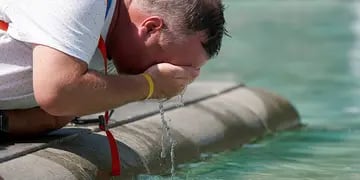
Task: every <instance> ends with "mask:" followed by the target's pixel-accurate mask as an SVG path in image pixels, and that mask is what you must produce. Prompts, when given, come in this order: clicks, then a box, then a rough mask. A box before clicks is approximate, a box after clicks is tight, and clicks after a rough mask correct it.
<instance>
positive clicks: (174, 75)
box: [146, 63, 200, 99]
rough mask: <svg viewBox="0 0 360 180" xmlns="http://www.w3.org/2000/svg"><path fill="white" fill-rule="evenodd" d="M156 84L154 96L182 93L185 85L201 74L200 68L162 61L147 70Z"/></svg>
mask: <svg viewBox="0 0 360 180" xmlns="http://www.w3.org/2000/svg"><path fill="white" fill-rule="evenodd" d="M146 73H148V74H150V75H151V77H152V78H153V81H154V84H155V90H154V95H153V98H156V99H158V98H171V97H173V96H176V95H178V94H180V93H181V92H182V91H183V90H184V89H185V87H186V86H187V85H188V84H190V83H191V82H193V81H194V80H195V78H196V77H198V76H199V74H200V70H199V69H196V68H193V67H188V66H175V65H172V64H168V63H161V64H157V65H154V66H152V67H150V68H149V69H148V70H146Z"/></svg>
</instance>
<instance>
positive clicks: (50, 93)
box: [34, 87, 70, 116]
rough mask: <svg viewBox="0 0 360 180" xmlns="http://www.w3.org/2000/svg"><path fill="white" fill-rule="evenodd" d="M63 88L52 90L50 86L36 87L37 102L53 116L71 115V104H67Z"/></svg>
mask: <svg viewBox="0 0 360 180" xmlns="http://www.w3.org/2000/svg"><path fill="white" fill-rule="evenodd" d="M62 94H63V93H61V90H52V89H50V88H38V89H36V88H35V87H34V97H35V100H36V102H37V104H38V105H39V106H40V107H41V108H42V109H43V110H44V111H46V112H47V113H49V114H50V115H53V116H69V115H70V112H69V105H66V104H65V102H66V99H64V95H62Z"/></svg>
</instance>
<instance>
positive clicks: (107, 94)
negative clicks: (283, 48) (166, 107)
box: [0, 0, 225, 135]
mask: <svg viewBox="0 0 360 180" xmlns="http://www.w3.org/2000/svg"><path fill="white" fill-rule="evenodd" d="M0 1H1V2H0V20H2V21H5V22H7V23H8V24H9V27H8V29H7V30H6V31H5V30H3V31H2V30H0V110H2V111H1V114H2V115H1V116H2V117H3V120H4V119H7V121H6V124H5V123H4V124H3V128H2V129H1V131H3V132H6V133H9V134H12V135H33V134H39V133H44V132H48V131H50V130H54V129H58V128H61V127H63V126H65V125H66V124H67V123H68V122H70V121H71V120H72V119H73V118H74V117H75V116H82V115H87V114H93V113H97V112H102V111H105V110H108V109H113V108H116V107H119V106H121V105H124V104H126V103H129V102H133V101H138V100H143V99H145V98H146V96H147V94H148V91H149V87H148V82H147V80H146V78H144V76H143V75H141V73H144V72H145V73H147V74H149V75H150V77H151V78H152V80H153V82H154V86H155V89H154V93H153V95H152V96H151V98H152V99H162V98H170V97H173V96H175V95H177V94H178V93H179V92H181V91H182V90H183V89H184V88H185V86H186V85H187V84H189V83H190V82H192V81H193V80H194V79H195V78H196V77H197V76H198V75H199V71H200V67H201V66H203V65H204V64H205V63H206V61H207V60H208V59H209V58H211V57H212V56H214V55H216V54H217V53H218V51H219V50H220V46H221V40H222V37H223V34H224V33H225V29H224V23H225V20H224V17H223V5H222V3H221V0H117V1H114V0H113V1H112V2H111V4H109V6H108V7H109V8H107V4H106V2H104V0H80V1H73V0H51V1H46V0H31V1H29V0H17V1H14V0H0ZM105 15H107V16H106V18H105V19H104V17H105ZM100 35H102V37H104V39H105V42H106V43H105V44H106V47H107V50H106V52H107V54H108V56H109V57H111V59H112V60H113V63H114V65H115V67H116V69H117V71H118V74H117V75H105V74H103V73H102V72H101V69H103V60H102V58H101V54H100V51H99V50H98V49H97V45H98V40H99V36H100ZM5 117H6V118H5ZM4 127H6V128H4Z"/></svg>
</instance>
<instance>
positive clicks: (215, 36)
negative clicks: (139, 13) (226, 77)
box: [133, 0, 227, 57]
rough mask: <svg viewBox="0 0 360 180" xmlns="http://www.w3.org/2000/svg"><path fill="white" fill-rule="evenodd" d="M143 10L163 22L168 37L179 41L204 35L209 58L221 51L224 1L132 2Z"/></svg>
mask: <svg viewBox="0 0 360 180" xmlns="http://www.w3.org/2000/svg"><path fill="white" fill-rule="evenodd" d="M133 2H135V4H137V5H138V6H139V7H140V8H141V9H142V10H144V11H146V12H147V13H149V14H151V15H157V16H160V17H162V18H163V19H164V21H165V25H166V29H165V31H166V34H170V37H171V39H172V40H174V39H175V41H176V40H180V41H181V39H182V38H185V37H186V36H187V35H189V34H194V33H197V32H204V33H205V35H206V41H205V42H203V43H202V44H203V47H204V49H205V50H206V52H207V54H208V56H209V57H213V56H215V55H217V54H218V53H219V51H220V49H221V42H222V38H223V35H224V34H225V35H227V31H226V29H225V27H224V25H225V18H224V5H223V4H222V2H221V0H133Z"/></svg>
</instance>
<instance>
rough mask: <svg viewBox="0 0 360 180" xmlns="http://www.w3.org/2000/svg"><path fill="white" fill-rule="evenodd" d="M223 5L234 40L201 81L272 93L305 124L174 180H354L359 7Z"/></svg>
mask: <svg viewBox="0 0 360 180" xmlns="http://www.w3.org/2000/svg"><path fill="white" fill-rule="evenodd" d="M225 3H226V5H227V9H226V16H227V17H228V29H229V31H230V34H231V35H232V38H225V41H224V45H223V51H222V53H221V54H220V56H219V57H217V58H216V59H214V60H211V61H210V62H209V63H208V65H207V67H206V68H204V69H203V72H202V73H203V76H202V77H201V80H222V81H224V80H229V81H238V82H245V83H246V84H247V85H249V86H256V87H263V88H266V89H268V90H271V91H273V92H276V93H277V94H280V95H282V96H284V97H286V98H287V99H289V100H290V101H291V102H292V103H293V104H294V105H295V106H296V107H297V109H298V111H299V113H300V114H301V117H302V122H303V123H305V124H306V125H307V126H306V127H305V128H304V129H302V130H297V131H294V132H285V133H280V134H275V135H273V136H269V137H267V138H265V139H263V140H260V141H258V142H256V143H254V144H249V145H246V146H244V147H243V148H239V149H235V150H229V151H227V152H223V153H218V154H204V155H203V160H202V161H200V162H195V163H189V164H182V165H179V166H178V169H177V171H176V173H177V176H176V178H175V179H249V180H250V179H251V180H257V179H261V180H263V179H276V180H281V179H284V180H285V179H286V180H289V179H324V180H330V179H338V180H345V179H346V180H351V179H354V180H355V179H356V180H358V179H360V163H359V162H360V5H359V4H357V3H356V2H355V1H351V0H349V1H341V0H314V1H300V0H287V1H280V0H267V1H265V0H259V1H254V0H226V1H225ZM357 11H359V12H357ZM357 31H358V33H357ZM358 36H359V37H358ZM358 43H359V44H358ZM138 179H166V177H159V176H143V175H142V176H139V177H138Z"/></svg>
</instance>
